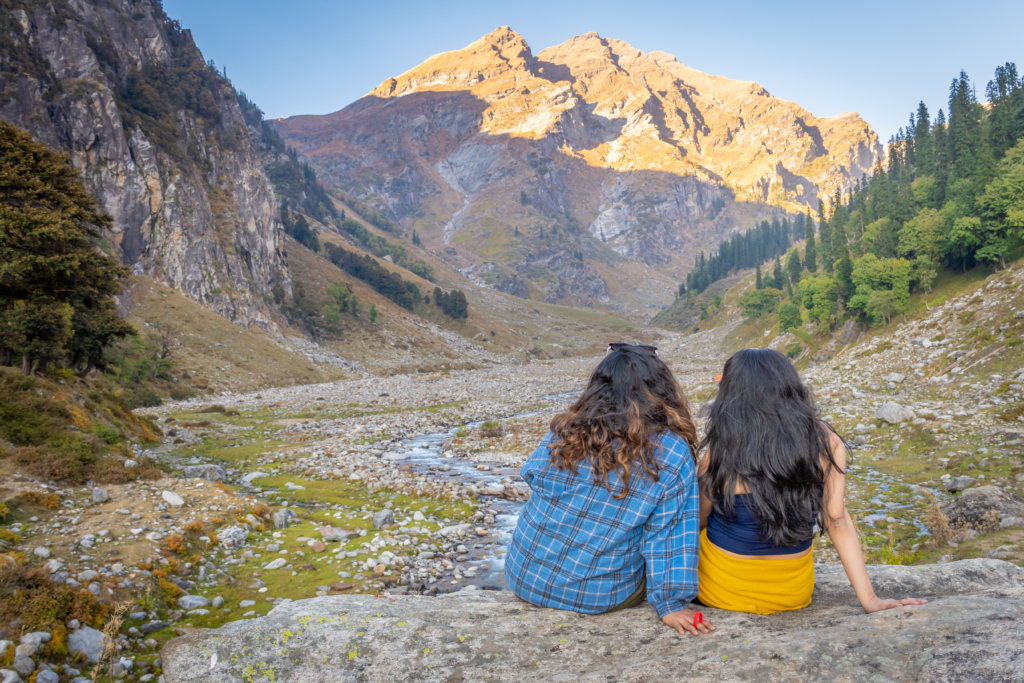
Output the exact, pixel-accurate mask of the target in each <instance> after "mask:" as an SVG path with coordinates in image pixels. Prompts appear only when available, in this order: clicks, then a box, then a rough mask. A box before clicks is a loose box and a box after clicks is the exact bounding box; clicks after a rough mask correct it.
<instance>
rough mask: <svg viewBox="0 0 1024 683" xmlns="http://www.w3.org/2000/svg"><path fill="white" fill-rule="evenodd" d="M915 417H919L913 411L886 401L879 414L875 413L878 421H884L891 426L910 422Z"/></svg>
mask: <svg viewBox="0 0 1024 683" xmlns="http://www.w3.org/2000/svg"><path fill="white" fill-rule="evenodd" d="M915 417H917V416H916V415H915V414H914V411H913V410H912V409H910V408H907V407H906V406H901V405H900V404H899V403H896V402H895V401H886V402H885V403H883V404H882V407H881V408H879V409H878V412H877V413H875V419H876V420H882V421H884V422H888V423H889V424H891V425H895V424H899V423H900V422H910V421H911V420H913V419H914V418H915Z"/></svg>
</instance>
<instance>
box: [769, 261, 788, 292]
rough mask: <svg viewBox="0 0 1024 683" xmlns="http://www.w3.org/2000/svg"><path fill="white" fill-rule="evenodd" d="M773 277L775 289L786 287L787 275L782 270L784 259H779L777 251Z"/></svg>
mask: <svg viewBox="0 0 1024 683" xmlns="http://www.w3.org/2000/svg"><path fill="white" fill-rule="evenodd" d="M772 279H773V280H775V282H774V283H773V284H772V287H774V288H775V289H785V287H786V275H785V274H784V273H783V272H782V261H781V260H780V259H779V252H775V269H774V270H773V271H772Z"/></svg>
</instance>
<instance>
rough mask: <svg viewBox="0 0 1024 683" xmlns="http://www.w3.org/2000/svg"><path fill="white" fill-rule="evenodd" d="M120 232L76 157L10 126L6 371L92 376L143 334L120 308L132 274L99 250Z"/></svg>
mask: <svg viewBox="0 0 1024 683" xmlns="http://www.w3.org/2000/svg"><path fill="white" fill-rule="evenodd" d="M111 223H112V219H111V217H110V216H109V215H107V214H106V213H104V212H103V210H102V209H100V208H98V207H97V206H96V201H95V199H93V197H92V195H91V194H89V192H88V191H87V190H86V189H85V187H84V186H83V185H82V181H81V178H80V176H79V175H78V171H77V170H75V168H74V167H73V166H72V165H71V162H70V160H69V159H68V158H67V157H66V156H64V155H62V154H57V153H55V152H52V151H50V150H49V149H47V147H46V146H45V145H43V144H41V143H39V142H36V141H35V140H33V139H32V137H31V136H30V135H29V134H28V133H27V132H25V131H23V130H21V129H20V128H18V127H17V126H14V125H11V124H9V123H6V122H4V121H0V364H4V365H7V364H8V363H11V362H12V361H15V360H20V361H21V367H22V370H23V371H24V372H26V373H27V374H31V373H33V372H35V371H36V370H37V369H38V370H45V369H46V367H47V365H48V364H49V363H52V362H62V363H63V364H64V365H66V366H68V367H71V368H73V369H75V370H79V371H80V372H82V373H83V374H84V373H87V372H88V371H89V370H91V369H92V368H93V367H100V368H102V367H103V366H104V360H105V359H104V350H105V348H106V346H107V344H108V343H109V342H110V341H112V340H114V339H118V338H123V337H125V336H128V335H134V334H135V330H134V328H132V326H131V325H129V324H128V322H126V321H125V320H124V319H122V318H120V317H119V316H118V315H117V312H116V309H115V307H114V301H113V297H114V296H115V295H117V294H120V293H121V291H122V289H123V287H124V283H125V281H126V280H127V278H128V275H129V274H130V271H129V269H128V268H127V267H126V266H123V265H121V264H119V263H118V262H117V261H115V260H114V259H112V258H111V257H109V256H107V255H106V254H103V253H102V252H100V251H99V250H98V249H96V247H95V246H94V245H93V243H92V242H91V240H98V239H99V238H100V236H101V232H100V231H101V230H103V229H104V228H107V227H108V226H109V225H110V224H111Z"/></svg>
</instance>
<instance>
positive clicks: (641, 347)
mask: <svg viewBox="0 0 1024 683" xmlns="http://www.w3.org/2000/svg"><path fill="white" fill-rule="evenodd" d="M622 349H631V350H633V351H636V352H638V353H642V354H644V355H646V356H654V357H657V356H658V347H657V346H651V345H650V344H627V343H626V342H611V343H610V344H608V350H607V351H606V352H605V355H608V354H609V353H611V352H612V351H621V350H622Z"/></svg>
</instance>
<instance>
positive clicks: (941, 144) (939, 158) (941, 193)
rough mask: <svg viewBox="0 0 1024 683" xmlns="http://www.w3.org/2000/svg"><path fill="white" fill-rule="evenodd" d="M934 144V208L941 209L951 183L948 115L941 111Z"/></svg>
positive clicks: (935, 129) (938, 116)
mask: <svg viewBox="0 0 1024 683" xmlns="http://www.w3.org/2000/svg"><path fill="white" fill-rule="evenodd" d="M932 140H933V143H934V151H933V155H934V160H935V161H934V166H935V184H934V186H933V188H932V207H933V208H935V209H938V208H941V207H942V205H943V203H945V201H946V186H947V185H948V183H949V142H948V136H947V130H946V115H945V114H944V113H943V112H942V110H941V109H940V110H939V113H938V115H937V116H936V117H935V126H934V127H933V128H932Z"/></svg>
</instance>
